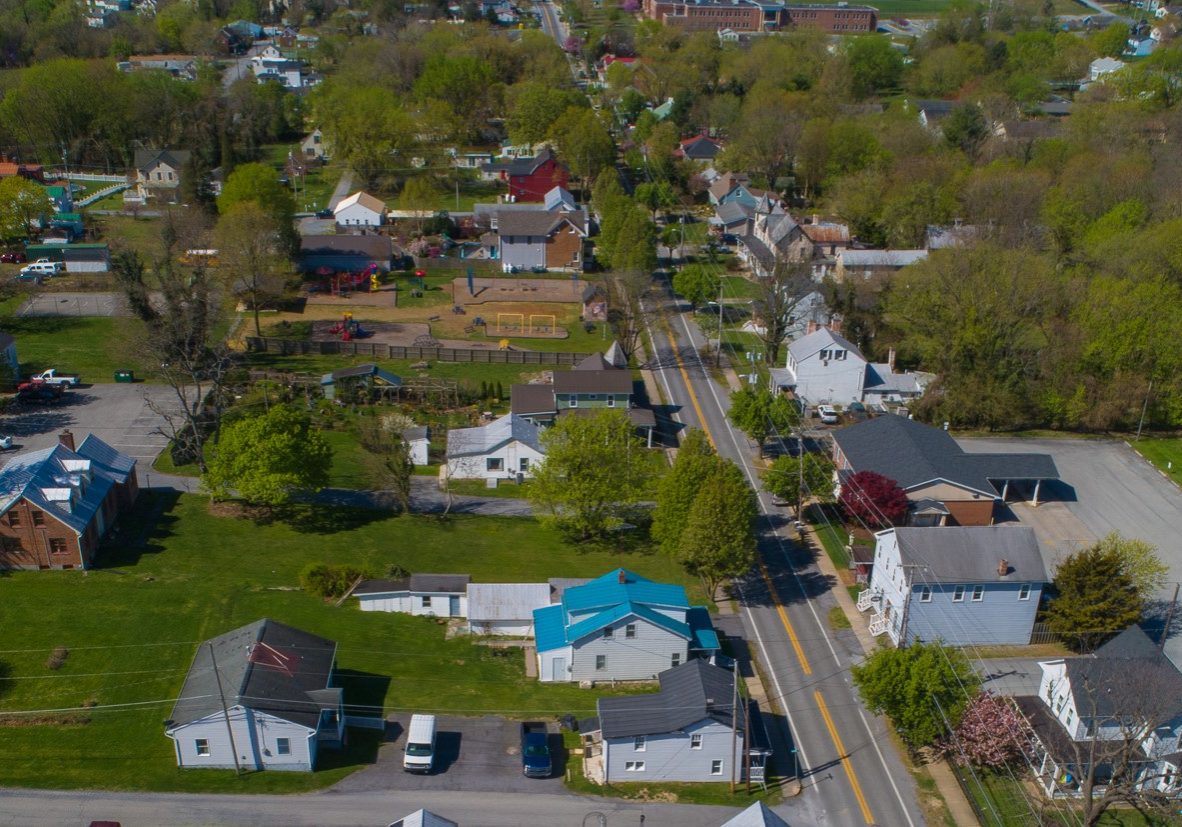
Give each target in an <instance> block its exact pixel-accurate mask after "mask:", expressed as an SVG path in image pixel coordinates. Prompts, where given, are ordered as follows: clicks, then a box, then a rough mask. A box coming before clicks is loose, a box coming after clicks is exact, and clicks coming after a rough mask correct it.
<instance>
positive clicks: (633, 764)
mask: <svg viewBox="0 0 1182 827" xmlns="http://www.w3.org/2000/svg"><path fill="white" fill-rule="evenodd" d="M624 772H644V762H643V761H625V762H624Z"/></svg>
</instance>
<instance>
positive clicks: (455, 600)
mask: <svg viewBox="0 0 1182 827" xmlns="http://www.w3.org/2000/svg"><path fill="white" fill-rule="evenodd" d="M447 616H448V617H459V616H460V596H459V595H458V594H453V595H451V596H450V597H448V599H447Z"/></svg>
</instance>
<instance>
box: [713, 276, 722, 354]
mask: <svg viewBox="0 0 1182 827" xmlns="http://www.w3.org/2000/svg"><path fill="white" fill-rule="evenodd" d="M714 367H716V368H719V367H722V276H719V277H718V349H717V350H716V351H714Z"/></svg>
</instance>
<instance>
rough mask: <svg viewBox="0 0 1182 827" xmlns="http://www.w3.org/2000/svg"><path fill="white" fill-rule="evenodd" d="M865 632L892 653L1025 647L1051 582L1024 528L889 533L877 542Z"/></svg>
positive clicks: (861, 601)
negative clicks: (933, 645)
mask: <svg viewBox="0 0 1182 827" xmlns="http://www.w3.org/2000/svg"><path fill="white" fill-rule="evenodd" d="M875 537H876V544H875V549H874V569H873V572H872V575H871V579H870V588H869V589H867V590H866V591H864V592H862V594H860V595H859V596H858V608H859V609H862V610H863V611H865V610H866V609H872V610H873V615H872V619H871V622H870V632H871V634H874V635H881V634H883V633H886V634H887V635H888V636H889V637H890V639H891V642H892V643H894V644H895V645H896V646H906V645H907V644H909V643H912V642H915V641H933V640H942V641H944V642H945V643H948V644H950V645H953V646H978V645H980V646H992V645H1011V644H1012V645H1019V646H1025V645H1026V644H1028V643H1030V633H1031V631H1032V630H1033V628H1034V618H1035V615H1036V614H1037V612H1038V604H1039V600H1040V598H1041V597H1042V591H1043V588H1044V587H1045V586H1046V584H1047V583H1048V582H1049V581H1050V578H1048V577H1047V572H1046V567H1045V566H1044V565H1043V560H1042V553H1041V552H1040V551H1039V548H1038V540H1037V539H1035V536H1034V529H1032V528H1029V527H1028V526H1014V525H995V526H931V527H923V528H891V529H887V530H886V531H880V532H878V534H876V535H875Z"/></svg>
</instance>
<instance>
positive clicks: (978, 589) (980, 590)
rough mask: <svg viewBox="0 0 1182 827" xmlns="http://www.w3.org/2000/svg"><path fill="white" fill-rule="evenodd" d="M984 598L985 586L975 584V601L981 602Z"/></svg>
mask: <svg viewBox="0 0 1182 827" xmlns="http://www.w3.org/2000/svg"><path fill="white" fill-rule="evenodd" d="M984 599H985V587H984V586H973V602H974V603H980V602H981V601H982V600H984Z"/></svg>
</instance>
